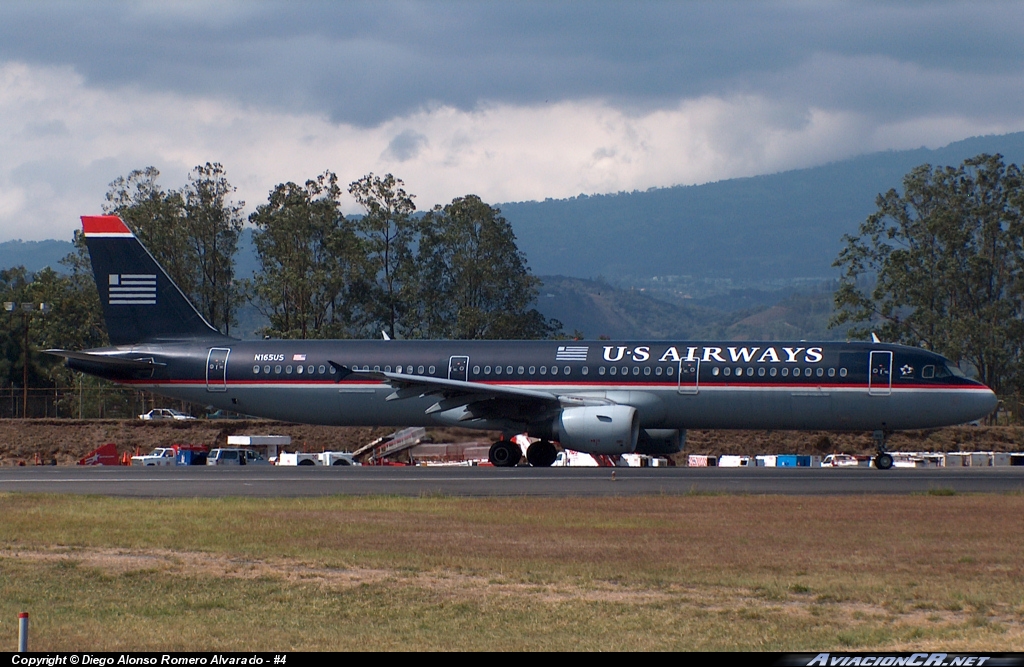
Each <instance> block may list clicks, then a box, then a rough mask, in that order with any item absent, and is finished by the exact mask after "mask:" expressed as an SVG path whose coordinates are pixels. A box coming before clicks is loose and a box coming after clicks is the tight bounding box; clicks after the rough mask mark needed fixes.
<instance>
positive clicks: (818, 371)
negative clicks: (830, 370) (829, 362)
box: [814, 366, 825, 377]
mask: <svg viewBox="0 0 1024 667" xmlns="http://www.w3.org/2000/svg"><path fill="white" fill-rule="evenodd" d="M814 374H815V375H817V376H818V377H822V376H823V375H825V369H824V368H821V367H820V366H819V367H818V370H816V371H815V372H814Z"/></svg>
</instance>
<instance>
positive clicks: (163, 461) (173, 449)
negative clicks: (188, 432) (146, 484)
mask: <svg viewBox="0 0 1024 667" xmlns="http://www.w3.org/2000/svg"><path fill="white" fill-rule="evenodd" d="M208 451H209V448H208V447H207V446H206V445H189V444H185V445H171V446H170V447H157V448H156V449H154V450H153V451H151V452H150V453H149V454H146V455H144V456H133V457H132V465H133V466H180V465H202V464H204V463H206V453H207V452H208Z"/></svg>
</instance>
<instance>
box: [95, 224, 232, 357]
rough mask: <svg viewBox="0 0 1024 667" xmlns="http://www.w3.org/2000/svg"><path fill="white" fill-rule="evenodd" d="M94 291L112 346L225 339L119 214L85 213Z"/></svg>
mask: <svg viewBox="0 0 1024 667" xmlns="http://www.w3.org/2000/svg"><path fill="white" fill-rule="evenodd" d="M82 231H83V233H84V234H85V244H86V246H88V248H89V257H90V258H91V259H92V271H93V275H94V276H95V278H96V289H97V290H99V293H100V303H101V304H103V317H104V319H105V320H106V322H107V333H108V334H109V335H110V342H111V343H112V344H113V345H130V344H132V343H140V342H144V341H159V340H182V339H190V338H203V339H208V338H226V337H225V336H224V335H223V334H221V333H220V332H219V331H217V330H216V329H214V328H213V327H212V326H211V325H210V323H209V322H207V321H206V320H205V319H204V318H203V316H202V315H200V314H199V311H197V310H196V309H195V306H193V305H192V304H191V303H190V302H189V300H188V299H187V298H186V297H185V295H184V294H182V292H181V290H180V289H178V286H177V285H175V284H174V282H173V281H172V280H171V279H170V277H168V275H167V273H166V272H165V271H164V270H163V268H162V267H161V266H160V265H159V264H157V262H156V260H155V259H153V256H152V255H150V254H149V251H148V250H146V248H145V247H144V246H143V245H142V243H140V242H139V239H137V238H135V234H133V233H132V231H131V230H130V229H129V228H128V226H127V225H125V224H124V222H123V221H122V220H121V218H119V217H117V216H116V215H83V216H82Z"/></svg>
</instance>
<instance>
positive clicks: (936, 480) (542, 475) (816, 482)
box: [0, 466, 1024, 498]
mask: <svg viewBox="0 0 1024 667" xmlns="http://www.w3.org/2000/svg"><path fill="white" fill-rule="evenodd" d="M613 472H614V476H613ZM0 492H17V493H62V494H91V495H102V496H132V497H208V498H212V497H227V496H262V497H298V496H326V495H400V496H422V495H448V496H478V497H480V496H631V495H657V494H669V495H682V494H689V493H736V494H783V495H856V494H909V493H928V492H955V493H1024V466H1012V467H992V468H926V469H908V468H894V469H892V470H887V471H881V470H875V469H873V468H847V469H842V468H840V469H831V468H530V467H521V468H491V467H407V468H399V467H383V468H376V467H358V468H350V467H343V466H334V467H329V468H321V467H309V468H306V467H295V468H281V467H272V466H248V467H239V468H229V467H220V466H218V467H212V466H211V467H204V466H196V467H165V468H156V467H148V468H140V467H123V468H122V467H52V468H51V467H47V466H31V467H21V468H4V469H0Z"/></svg>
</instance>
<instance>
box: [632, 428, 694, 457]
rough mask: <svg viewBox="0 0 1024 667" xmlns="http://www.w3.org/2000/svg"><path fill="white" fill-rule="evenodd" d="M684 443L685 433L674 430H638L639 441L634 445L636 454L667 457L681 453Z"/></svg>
mask: <svg viewBox="0 0 1024 667" xmlns="http://www.w3.org/2000/svg"><path fill="white" fill-rule="evenodd" d="M685 442H686V431H680V430H678V429H674V428H671V429H669V428H645V429H640V439H639V440H637V443H636V453H637V454H647V455H648V456H667V455H668V454H676V453H678V452H681V451H683V444H684V443H685Z"/></svg>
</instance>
